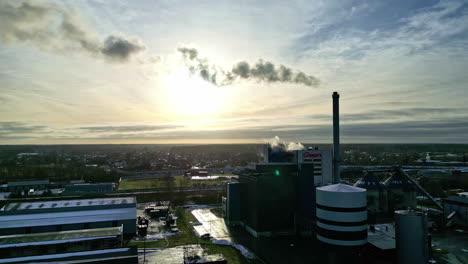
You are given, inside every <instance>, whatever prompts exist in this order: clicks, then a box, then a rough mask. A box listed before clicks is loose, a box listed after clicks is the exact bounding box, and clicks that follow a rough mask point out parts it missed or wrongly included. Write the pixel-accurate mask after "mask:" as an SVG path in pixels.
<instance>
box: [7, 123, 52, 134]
mask: <svg viewBox="0 0 468 264" xmlns="http://www.w3.org/2000/svg"><path fill="white" fill-rule="evenodd" d="M46 129H47V126H43V125H33V124H28V123H25V122H19V121H0V135H9V134H29V133H42V132H44V131H45V130H46Z"/></svg>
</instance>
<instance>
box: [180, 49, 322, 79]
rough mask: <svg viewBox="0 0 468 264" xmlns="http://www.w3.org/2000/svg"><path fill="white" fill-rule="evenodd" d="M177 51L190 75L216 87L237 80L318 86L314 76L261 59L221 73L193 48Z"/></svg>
mask: <svg viewBox="0 0 468 264" xmlns="http://www.w3.org/2000/svg"><path fill="white" fill-rule="evenodd" d="M177 51H178V52H180V53H181V54H182V55H183V57H184V59H185V62H186V64H187V65H188V67H189V69H190V72H191V73H192V74H198V75H199V76H200V77H201V78H203V79H204V80H206V81H209V82H211V83H212V84H214V85H217V86H224V85H230V84H232V83H234V82H235V81H236V80H239V79H245V80H254V81H259V82H268V83H274V82H281V83H296V84H303V85H306V86H318V85H319V83H320V81H319V80H318V79H317V78H315V77H314V76H311V75H307V74H305V73H303V72H300V71H299V72H294V71H293V70H292V69H290V68H288V67H286V66H284V65H280V66H275V65H274V64H273V63H271V62H269V61H264V60H261V59H260V60H259V61H258V62H257V63H256V64H255V65H250V64H249V63H248V62H246V61H241V62H239V63H237V64H236V65H234V67H233V68H232V70H231V71H223V70H222V69H220V68H219V67H217V66H216V65H213V64H210V63H209V61H208V60H207V59H204V58H200V57H199V55H198V54H199V52H198V50H196V49H195V48H188V47H179V48H178V49H177Z"/></svg>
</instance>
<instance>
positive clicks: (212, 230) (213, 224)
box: [191, 207, 256, 259]
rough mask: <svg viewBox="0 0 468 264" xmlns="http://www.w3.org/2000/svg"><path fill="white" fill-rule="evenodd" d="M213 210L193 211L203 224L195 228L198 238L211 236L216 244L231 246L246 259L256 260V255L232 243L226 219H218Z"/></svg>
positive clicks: (198, 209) (199, 209) (200, 209)
mask: <svg viewBox="0 0 468 264" xmlns="http://www.w3.org/2000/svg"><path fill="white" fill-rule="evenodd" d="M211 208H213V207H208V208H207V207H205V208H197V209H193V210H192V211H191V212H192V214H193V216H195V218H197V220H198V221H199V222H200V223H202V225H195V226H193V228H194V229H195V233H196V234H197V235H198V236H202V235H204V234H210V235H211V237H212V238H211V241H212V242H213V243H214V244H218V245H230V246H232V247H234V248H236V249H237V250H239V251H240V252H241V253H242V255H244V256H245V257H246V258H248V259H255V258H256V257H255V254H253V253H252V252H250V251H249V250H248V249H247V248H246V247H244V246H243V245H240V244H236V243H233V242H232V241H231V237H230V234H229V230H228V228H227V226H226V223H225V222H224V219H223V218H218V217H217V216H216V215H215V214H213V213H212V212H211V211H210V209H211Z"/></svg>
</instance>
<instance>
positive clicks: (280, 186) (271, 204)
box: [224, 92, 441, 263]
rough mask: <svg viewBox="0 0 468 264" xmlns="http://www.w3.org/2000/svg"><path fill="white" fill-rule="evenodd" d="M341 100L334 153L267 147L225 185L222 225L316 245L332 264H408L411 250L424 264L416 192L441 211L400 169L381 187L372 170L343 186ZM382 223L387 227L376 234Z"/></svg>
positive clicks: (422, 218)
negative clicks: (365, 263) (368, 263)
mask: <svg viewBox="0 0 468 264" xmlns="http://www.w3.org/2000/svg"><path fill="white" fill-rule="evenodd" d="M339 97H340V95H339V94H338V93H337V92H334V93H333V95H332V98H333V152H332V151H331V150H326V149H318V148H314V147H309V148H305V147H303V148H302V149H296V150H291V149H288V147H287V146H286V144H281V143H280V144H278V143H277V142H275V144H270V145H269V146H265V148H264V160H263V162H261V163H258V164H256V165H255V168H254V169H246V170H244V171H243V172H241V173H240V175H239V182H236V183H229V184H228V185H227V197H226V198H225V200H224V206H225V208H224V211H225V212H226V213H225V217H226V223H227V224H228V225H230V226H241V227H244V228H245V230H246V231H247V232H248V233H250V234H251V235H252V236H253V237H255V238H258V237H269V238H271V239H275V237H282V236H288V237H298V236H299V237H310V238H315V239H316V241H317V243H319V244H321V245H322V246H323V249H324V250H323V254H325V255H326V256H327V257H326V258H327V261H329V262H330V263H332V262H335V263H340V262H341V261H344V260H345V259H346V258H347V257H348V256H352V257H353V258H355V259H359V258H361V259H362V258H367V259H372V258H373V257H376V259H379V256H383V255H385V256H386V257H388V258H390V259H393V260H395V259H396V256H398V259H399V260H400V263H410V262H412V261H409V262H408V261H406V260H405V261H403V260H404V259H411V258H409V257H408V254H411V252H416V251H417V253H415V255H417V258H418V259H421V258H422V260H419V262H417V263H427V261H428V260H429V255H428V253H427V252H429V244H428V242H427V241H428V235H427V216H426V214H425V213H423V212H417V211H414V210H413V209H415V208H416V192H417V191H420V192H422V193H423V194H424V195H426V196H427V197H429V199H431V200H432V201H434V202H435V203H436V205H437V207H441V205H440V204H438V203H437V202H436V201H435V199H434V198H433V197H432V196H430V195H429V194H428V193H427V192H426V191H425V190H424V189H423V188H422V187H421V186H419V184H417V182H416V181H415V180H414V179H412V178H411V177H410V176H409V175H408V174H407V173H405V172H404V171H403V170H402V169H401V168H398V167H395V168H394V169H391V170H387V171H386V173H387V179H386V180H385V182H383V183H382V182H381V181H380V180H379V178H378V177H377V176H376V175H375V174H374V172H373V171H367V172H365V173H364V174H363V175H362V177H361V179H359V180H358V181H357V182H356V183H355V184H354V186H352V185H349V184H345V183H344V182H342V181H341V177H340V162H341V155H340V130H339ZM408 208H410V209H411V210H410V211H407V210H406V211H404V210H403V211H402V210H401V209H408ZM395 210H397V211H395ZM381 216H385V217H386V218H385V217H383V218H382V217H381ZM388 217H390V219H389V218H388ZM393 217H395V218H393ZM380 219H385V220H386V221H387V223H389V222H390V223H389V224H384V225H382V226H380V227H375V226H374V224H376V223H377V222H379V221H380ZM393 219H395V222H396V225H394V224H393ZM384 227H385V228H384ZM410 230H412V231H410ZM411 232H414V234H416V235H414V236H413V234H412V233H411ZM395 234H396V235H395ZM413 237H415V238H414V239H413ZM410 238H411V239H410ZM327 252H328V253H327ZM337 252H341V253H338V254H337ZM388 252H393V253H390V254H389V253H388ZM396 252H397V253H396ZM342 253H343V254H342ZM415 258H416V257H415ZM413 262H415V263H416V261H413Z"/></svg>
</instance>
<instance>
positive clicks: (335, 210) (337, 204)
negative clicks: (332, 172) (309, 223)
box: [316, 183, 367, 246]
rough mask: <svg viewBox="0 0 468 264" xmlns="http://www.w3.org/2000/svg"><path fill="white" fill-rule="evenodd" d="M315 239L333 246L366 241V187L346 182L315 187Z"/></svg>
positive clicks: (357, 244) (357, 243)
mask: <svg viewBox="0 0 468 264" xmlns="http://www.w3.org/2000/svg"><path fill="white" fill-rule="evenodd" d="M316 206H317V208H316V212H317V213H316V216H317V219H316V222H317V239H318V240H320V241H322V242H324V243H327V244H331V245H337V246H361V245H364V244H366V243H367V197H366V189H362V188H358V187H353V186H350V185H346V184H341V183H340V184H333V185H328V186H323V187H317V191H316Z"/></svg>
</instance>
